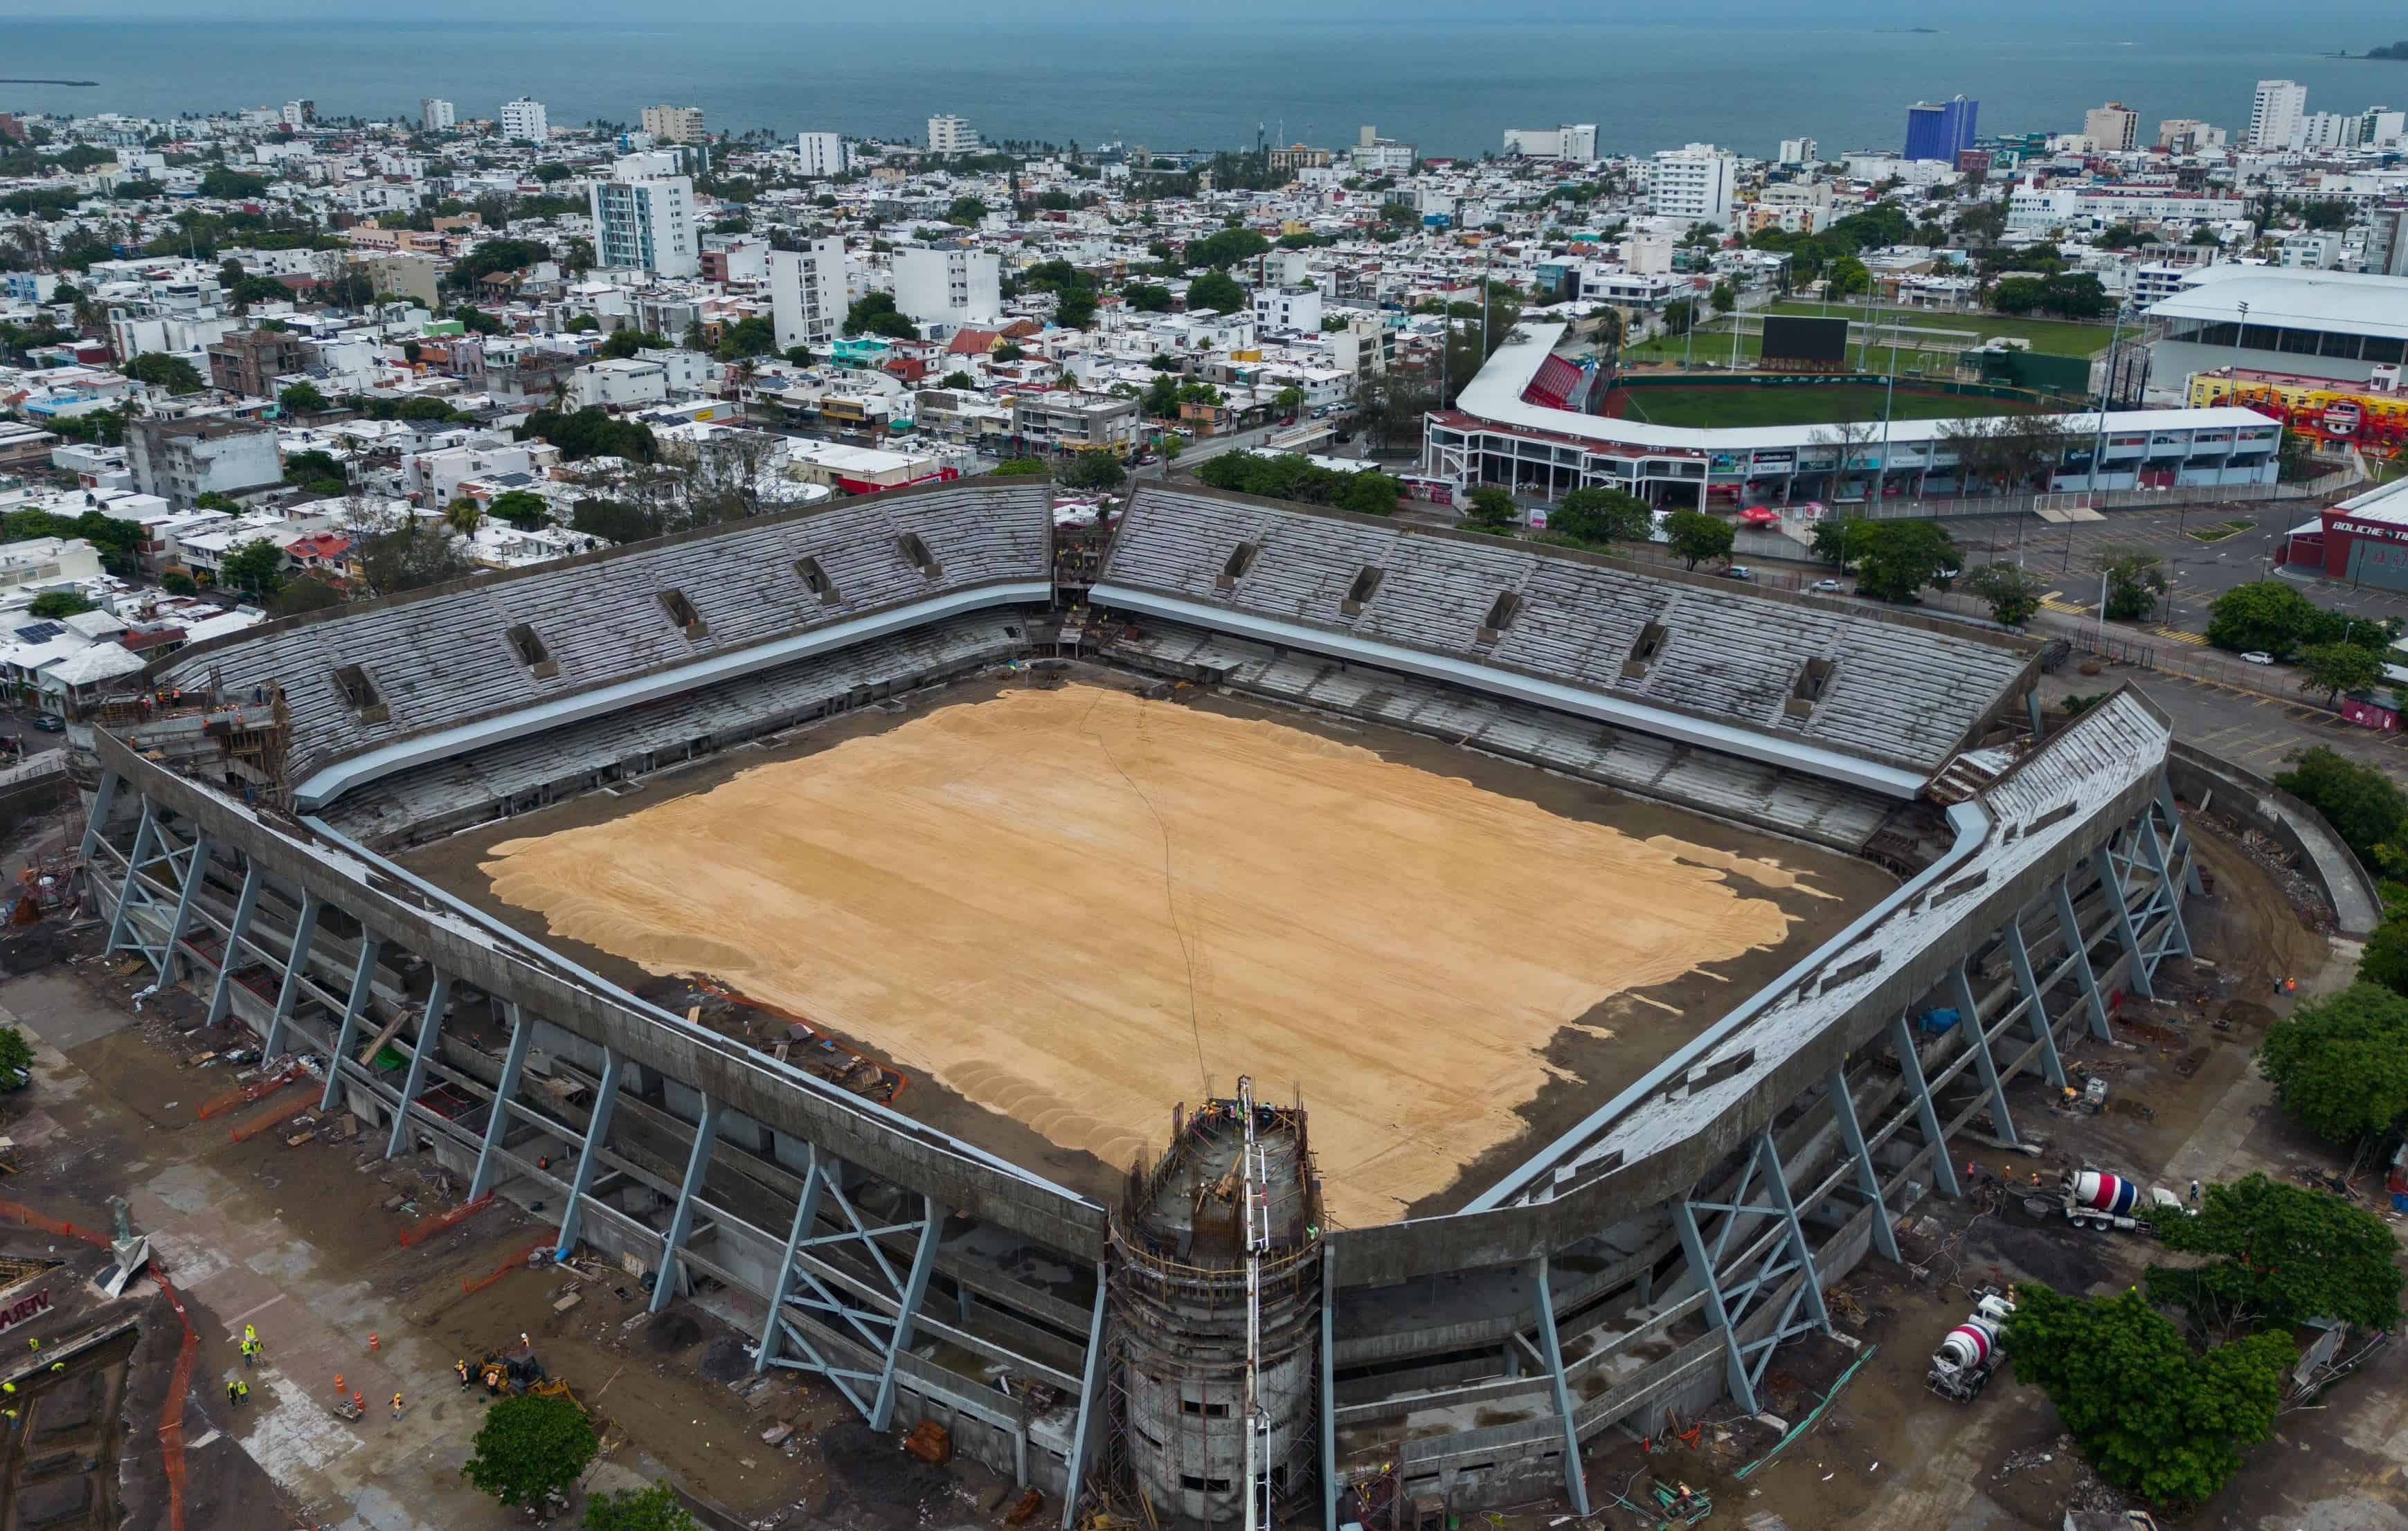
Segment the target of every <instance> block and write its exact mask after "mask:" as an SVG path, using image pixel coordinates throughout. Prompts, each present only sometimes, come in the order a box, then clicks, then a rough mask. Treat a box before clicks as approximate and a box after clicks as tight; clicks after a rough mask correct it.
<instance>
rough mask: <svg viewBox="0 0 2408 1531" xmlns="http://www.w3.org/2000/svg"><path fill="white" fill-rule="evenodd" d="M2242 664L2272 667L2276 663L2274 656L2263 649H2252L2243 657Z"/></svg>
mask: <svg viewBox="0 0 2408 1531" xmlns="http://www.w3.org/2000/svg"><path fill="white" fill-rule="evenodd" d="M2241 663H2243V665H2272V663H2274V656H2273V655H2272V654H2270V653H2268V652H2267V651H2265V650H2263V649H2252V650H2250V651H2248V652H2247V653H2245V654H2243V655H2242V656H2241Z"/></svg>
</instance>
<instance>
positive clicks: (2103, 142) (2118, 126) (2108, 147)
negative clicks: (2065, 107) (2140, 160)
mask: <svg viewBox="0 0 2408 1531" xmlns="http://www.w3.org/2000/svg"><path fill="white" fill-rule="evenodd" d="M2082 136H2084V137H2085V138H2087V139H2089V140H2090V142H2091V144H2092V146H2093V147H2095V148H2096V149H2098V150H2099V151H2100V153H2102V154H2123V153H2128V152H2130V151H2131V150H2135V149H2137V148H2139V147H2140V138H2141V114H2140V113H2139V112H2136V111H2134V110H2133V109H2132V108H2131V107H2128V106H2126V105H2124V103H2122V102H2121V101H2110V102H2108V103H2107V104H2106V105H2105V106H2103V107H2091V108H2090V109H2089V110H2088V111H2086V112H2084V113H2083V114H2082Z"/></svg>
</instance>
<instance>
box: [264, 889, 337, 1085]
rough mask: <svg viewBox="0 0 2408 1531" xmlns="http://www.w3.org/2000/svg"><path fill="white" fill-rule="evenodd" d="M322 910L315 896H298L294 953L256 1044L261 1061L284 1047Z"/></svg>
mask: <svg viewBox="0 0 2408 1531" xmlns="http://www.w3.org/2000/svg"><path fill="white" fill-rule="evenodd" d="M321 908H322V906H321V905H320V904H319V902H318V899H317V896H316V895H315V894H310V893H308V892H304V893H303V894H301V913H300V915H299V917H298V918H297V919H295V920H294V924H293V950H292V951H291V952H289V953H287V955H286V957H285V960H284V978H283V980H282V981H280V982H279V983H278V984H277V986H276V1013H275V1014H273V1015H271V1016H269V1017H268V1018H267V1035H266V1036H265V1037H263V1038H261V1040H260V1044H259V1055H260V1056H261V1057H263V1058H273V1057H275V1056H277V1054H278V1050H279V1048H281V1047H282V1046H283V1043H284V1027H285V1024H286V1023H288V1022H290V1021H291V1020H292V1019H293V1007H294V1004H296V1003H297V1002H298V1001H299V1000H300V997H301V977H302V974H303V973H304V972H306V971H307V970H308V966H309V943H310V942H312V941H314V940H316V939H317V938H318V911H319V909H321Z"/></svg>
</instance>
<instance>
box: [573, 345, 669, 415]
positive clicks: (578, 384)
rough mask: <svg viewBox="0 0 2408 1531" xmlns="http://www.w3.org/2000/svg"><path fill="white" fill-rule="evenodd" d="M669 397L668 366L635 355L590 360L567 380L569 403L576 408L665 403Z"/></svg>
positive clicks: (605, 407)
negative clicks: (595, 360) (640, 359)
mask: <svg viewBox="0 0 2408 1531" xmlns="http://www.w3.org/2000/svg"><path fill="white" fill-rule="evenodd" d="M668 397H669V376H668V369H667V368H666V367H664V366H663V365H661V364H660V363H658V362H647V361H639V360H638V359H637V358H635V357H632V356H627V357H619V358H615V359H613V360H610V361H604V362H589V363H587V364H586V365H583V366H581V367H579V368H578V369H577V370H576V371H575V372H573V373H571V374H570V375H569V379H568V403H569V407H570V408H576V409H632V408H638V407H640V406H643V405H647V404H666V403H667V402H668Z"/></svg>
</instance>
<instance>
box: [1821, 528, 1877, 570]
mask: <svg viewBox="0 0 2408 1531" xmlns="http://www.w3.org/2000/svg"><path fill="white" fill-rule="evenodd" d="M1871 524H1872V523H1871V522H1863V521H1856V520H1852V519H1850V518H1847V517H1842V516H1826V517H1824V518H1823V519H1822V520H1821V521H1818V522H1815V523H1814V542H1813V553H1814V556H1815V557H1816V558H1819V559H1821V560H1822V561H1823V562H1824V563H1826V564H1828V565H1831V566H1832V567H1833V568H1835V569H1845V568H1847V567H1848V566H1849V565H1851V564H1854V563H1855V562H1856V553H1857V551H1859V550H1858V545H1857V541H1856V534H1857V533H1858V532H1860V531H1862V530H1863V529H1864V528H1865V527H1867V526H1870V525H1871Z"/></svg>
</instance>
